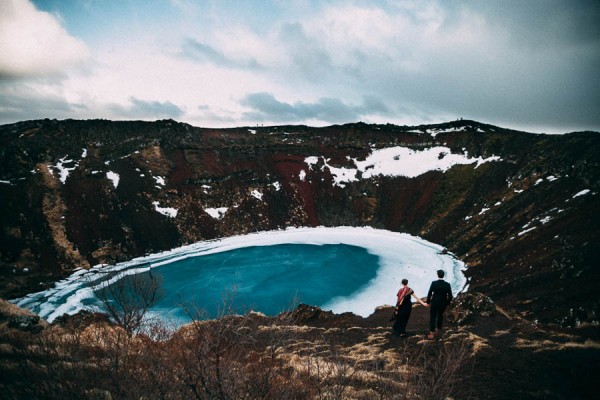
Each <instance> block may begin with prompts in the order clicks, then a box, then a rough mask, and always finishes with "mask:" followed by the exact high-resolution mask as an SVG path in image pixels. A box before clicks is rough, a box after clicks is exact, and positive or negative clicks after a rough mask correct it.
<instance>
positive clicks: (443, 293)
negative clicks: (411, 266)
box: [427, 269, 452, 339]
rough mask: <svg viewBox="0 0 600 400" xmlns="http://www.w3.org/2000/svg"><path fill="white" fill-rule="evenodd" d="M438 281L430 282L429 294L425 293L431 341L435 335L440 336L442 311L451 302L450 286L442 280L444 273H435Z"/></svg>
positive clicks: (442, 319) (441, 271)
mask: <svg viewBox="0 0 600 400" xmlns="http://www.w3.org/2000/svg"><path fill="white" fill-rule="evenodd" d="M437 276H438V278H439V279H438V280H437V281H433V282H431V287H430V288H429V293H427V304H429V305H430V307H429V336H427V338H428V339H433V338H434V337H435V336H434V335H435V333H436V329H437V333H438V334H441V332H442V322H443V321H444V310H446V306H447V305H448V304H450V301H451V300H452V289H451V288H450V284H449V283H448V282H446V281H445V280H444V271H443V270H441V269H440V270H438V271H437Z"/></svg>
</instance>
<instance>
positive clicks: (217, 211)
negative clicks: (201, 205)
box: [204, 207, 228, 219]
mask: <svg viewBox="0 0 600 400" xmlns="http://www.w3.org/2000/svg"><path fill="white" fill-rule="evenodd" d="M227 210H228V208H227V207H218V208H205V209H204V212H205V213H207V214H208V215H210V216H211V217H213V218H214V219H221V218H223V216H224V215H225V213H226V212H227Z"/></svg>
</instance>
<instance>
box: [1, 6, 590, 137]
mask: <svg viewBox="0 0 600 400" xmlns="http://www.w3.org/2000/svg"><path fill="white" fill-rule="evenodd" d="M598 21H600V2H598V1H597V0H502V1H500V0H486V1H478V0H446V1H443V0H400V1H391V0H388V1H386V0H381V1H366V0H363V1H336V0H331V1H316V0H247V1H234V0H215V1H209V0H207V1H200V0H71V1H65V0H0V124H6V123H12V122H17V121H21V120H31V119H38V118H57V119H66V118H74V119H91V118H104V119H111V120H157V119H167V118H172V119H174V120H177V121H181V122H187V123H189V124H192V125H195V126H201V127H234V126H257V125H265V126H266V125H283V124H306V125H311V126H324V125H332V124H342V123H351V122H358V121H363V122H366V123H394V124H399V125H418V124H429V123H440V122H445V121H451V120H456V119H458V118H464V119H474V120H477V121H480V122H484V123H490V124H494V125H499V126H502V127H507V128H512V129H520V130H525V131H529V132H540V133H541V132H544V133H565V132H571V131H579V130H595V131H600V23H598Z"/></svg>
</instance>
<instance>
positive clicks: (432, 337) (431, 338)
mask: <svg viewBox="0 0 600 400" xmlns="http://www.w3.org/2000/svg"><path fill="white" fill-rule="evenodd" d="M427 339H429V340H433V339H435V335H434V333H433V332H429V335H427Z"/></svg>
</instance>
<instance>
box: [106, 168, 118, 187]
mask: <svg viewBox="0 0 600 400" xmlns="http://www.w3.org/2000/svg"><path fill="white" fill-rule="evenodd" d="M106 177H107V178H108V179H109V180H111V181H112V184H113V186H114V187H115V189H116V188H117V186H119V180H120V179H121V177H120V176H119V174H117V173H115V172H112V171H108V172H107V173H106Z"/></svg>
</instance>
